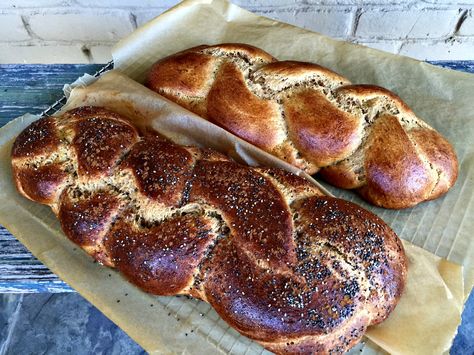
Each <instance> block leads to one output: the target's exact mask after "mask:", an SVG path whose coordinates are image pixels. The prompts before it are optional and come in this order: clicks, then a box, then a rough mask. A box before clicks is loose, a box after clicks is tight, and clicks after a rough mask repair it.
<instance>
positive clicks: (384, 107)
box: [146, 43, 458, 209]
mask: <svg viewBox="0 0 474 355" xmlns="http://www.w3.org/2000/svg"><path fill="white" fill-rule="evenodd" d="M146 85H147V86H148V87H149V88H151V89H152V90H154V91H156V92H158V93H160V94H162V95H164V96H166V97H167V98H169V99H171V100H173V101H174V102H176V103H178V104H180V105H182V106H184V107H185V108H187V109H189V110H191V111H193V112H194V113H196V114H198V115H200V116H202V117H203V118H205V119H208V120H210V121H211V122H214V123H216V124H217V125H219V126H221V127H223V128H225V129H226V130H228V131H229V132H231V133H233V134H235V135H237V136H239V137H240V138H242V139H245V140H247V141H248V142H250V143H252V144H255V145H256V146H258V147H260V148H262V149H264V150H266V151H267V152H269V153H271V154H274V155H276V156H277V157H279V158H281V159H283V160H285V161H287V162H288V163H290V164H293V165H295V166H297V167H298V168H300V169H302V170H304V171H305V172H306V173H308V174H314V173H316V172H318V171H320V172H321V176H322V177H323V178H324V179H325V180H327V181H328V182H329V183H331V184H333V185H335V186H338V187H341V188H345V189H355V190H356V191H358V192H359V193H360V194H361V196H362V197H363V198H365V199H366V200H367V201H369V202H371V203H373V204H375V205H377V206H381V207H386V208H396V209H398V208H407V207H412V206H414V205H416V204H418V203H420V202H423V201H426V200H431V199H434V198H437V197H440V196H442V195H443V194H445V193H446V192H447V191H448V190H449V189H450V188H451V187H452V186H453V185H454V183H455V181H456V178H457V173H458V172H457V170H458V163H457V158H456V154H455V152H454V150H453V148H452V146H451V145H450V144H449V143H448V142H447V141H446V139H444V138H443V137H442V136H441V135H440V134H439V133H437V132H436V131H434V130H433V128H431V127H430V126H429V125H428V124H426V123H425V122H423V121H422V120H421V119H419V118H418V117H417V116H416V115H415V114H414V113H413V111H412V110H411V109H410V108H409V107H408V105H407V104H406V103H405V102H404V101H403V100H402V99H401V98H400V97H398V96H397V95H396V94H394V93H393V92H391V91H389V90H387V89H385V88H382V87H379V86H375V85H363V84H362V85H352V84H351V83H350V82H349V81H348V80H347V79H346V78H344V77H342V76H341V75H339V74H337V73H335V72H333V71H331V70H329V69H327V68H324V67H322V66H319V65H317V64H313V63H305V62H297V61H277V60H276V59H275V58H273V57H272V56H271V55H269V54H268V53H266V52H264V51H262V50H260V49H258V48H255V47H253V46H249V45H246V44H239V43H225V44H220V45H214V46H206V45H202V46H199V47H195V48H191V49H188V50H185V51H183V52H180V53H177V54H175V55H172V56H169V57H167V58H165V59H163V60H161V61H158V62H157V63H156V64H155V65H154V66H153V67H152V69H151V71H150V72H149V75H148V80H147V83H146ZM387 115H389V116H392V117H393V118H394V119H391V120H389V122H388V123H387V122H385V123H382V126H384V127H385V126H386V127H385V128H384V130H385V132H386V133H387V134H392V133H393V134H394V137H393V138H387V139H386V140H384V139H381V138H380V132H379V131H380V125H378V124H377V122H378V121H379V120H385V119H384V117H385V116H387ZM387 125H388V126H387ZM376 126H379V127H378V128H377V127H376ZM401 131H403V132H401ZM373 135H377V137H374V136H373ZM368 142H372V143H371V144H369V143H368ZM374 142H377V143H374ZM388 142H390V144H394V145H395V146H394V147H389V148H388V150H389V151H390V152H384V149H385V146H384V144H388ZM374 144H379V146H374ZM402 146H406V147H407V148H406V149H405V150H406V152H407V154H408V155H407V156H406V157H403V159H402V157H401V155H400V154H399V153H402V149H401V148H400V147H402ZM397 147H398V148H397ZM412 148H413V149H412ZM375 151H377V152H380V154H381V156H380V158H377V157H375V156H374V152H375ZM395 151H397V152H398V153H395ZM389 156H391V157H393V158H395V157H397V158H398V159H402V160H403V161H402V163H400V164H399V163H398V162H396V161H393V162H387V160H386V158H387V157H389ZM410 160H411V163H410V162H409V161H410ZM378 163H380V164H381V165H380V166H377V164H378ZM366 167H369V170H370V171H367V170H366ZM405 168H407V169H411V170H408V171H405V172H402V171H401V169H405ZM390 169H393V171H390ZM402 179H403V180H402ZM397 180H398V181H397ZM404 180H407V181H404ZM418 183H420V184H421V185H420V186H415V185H414V184H418ZM397 196H398V197H397Z"/></svg>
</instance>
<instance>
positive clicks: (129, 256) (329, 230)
mask: <svg viewBox="0 0 474 355" xmlns="http://www.w3.org/2000/svg"><path fill="white" fill-rule="evenodd" d="M12 164H13V176H14V179H15V182H16V185H17V187H18V190H19V191H20V192H21V193H22V194H23V195H24V196H26V197H28V198H29V199H31V200H34V201H37V202H40V203H43V204H46V205H49V206H51V208H52V209H53V211H54V212H55V213H56V215H57V216H58V218H59V220H60V221H61V226H62V228H63V230H64V232H65V234H66V235H67V236H68V237H69V238H70V239H71V240H72V241H73V242H74V243H77V244H78V245H80V246H81V247H82V248H83V249H84V250H85V251H86V252H87V253H89V254H90V255H92V256H93V257H94V258H95V259H96V260H98V261H99V262H101V263H103V264H105V265H108V266H110V267H115V268H117V269H118V270H119V271H121V272H122V273H123V274H124V275H125V277H126V278H127V279H128V280H129V281H130V282H132V283H134V284H135V285H137V286H138V287H140V288H142V289H143V290H145V291H147V292H151V293H153V294H157V295H177V294H187V295H191V296H193V297H196V298H199V299H201V300H203V301H206V302H209V303H210V304H211V305H212V306H213V307H214V308H215V309H216V311H217V312H218V313H219V314H220V316H221V317H222V318H223V319H224V320H226V321H227V322H228V323H229V324H230V325H231V326H232V327H234V328H235V329H237V330H238V331H239V332H240V333H242V334H244V335H246V336H248V337H250V338H252V339H255V340H256V341H258V342H259V343H261V344H262V345H263V346H265V347H266V348H267V349H270V350H272V351H274V352H276V353H342V352H344V351H345V350H347V349H349V348H350V347H351V346H353V345H354V344H355V343H357V342H358V341H359V340H360V338H361V337H362V335H363V334H364V331H365V329H366V328H367V326H369V325H371V324H376V323H379V322H381V321H383V320H384V319H385V318H386V317H387V316H388V314H389V313H390V312H391V311H392V310H393V308H394V307H395V305H396V304H397V302H398V300H399V298H400V295H401V293H402V290H403V287H404V284H405V279H406V267H407V266H406V259H405V254H404V250H403V247H402V245H401V242H400V240H399V239H398V237H397V236H396V235H395V234H394V233H393V232H392V230H391V229H390V228H389V227H388V226H387V225H386V224H385V223H383V221H382V220H380V219H379V218H378V217H376V216H375V215H373V214H371V213H369V212H367V211H365V210H363V209H361V208H360V207H358V206H356V205H354V204H352V203H349V202H345V201H343V200H339V199H335V198H330V197H325V196H323V195H321V194H320V192H319V190H318V189H317V188H316V187H314V186H313V185H312V184H311V183H309V182H307V181H306V180H304V179H302V178H300V177H298V176H296V175H293V174H290V173H287V172H285V171H283V170H278V169H274V168H250V167H246V166H242V165H239V164H237V163H234V162H231V161H230V160H229V159H228V158H226V157H225V156H223V155H221V154H219V153H217V152H214V151H211V150H206V149H199V148H193V147H184V146H179V145H176V144H173V143H171V142H169V141H167V140H165V139H164V138H162V137H160V136H159V135H157V134H155V133H153V132H142V133H140V132H139V131H138V130H137V129H136V128H135V127H134V126H133V125H132V124H131V123H130V122H129V121H127V120H126V119H125V118H124V117H122V116H119V115H118V114H116V113H112V112H110V111H107V110H105V109H102V108H95V107H82V108H78V109H75V110H72V111H68V112H66V113H64V114H63V115H62V116H59V117H48V118H43V119H40V120H39V121H36V122H34V123H33V124H31V125H30V126H29V127H28V128H26V129H25V130H24V131H23V132H22V133H21V134H20V135H19V137H18V138H17V139H16V141H15V143H14V146H13V150H12Z"/></svg>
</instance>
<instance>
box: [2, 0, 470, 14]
mask: <svg viewBox="0 0 474 355" xmlns="http://www.w3.org/2000/svg"><path fill="white" fill-rule="evenodd" d="M360 6H361V5H360V4H334V5H328V4H321V5H319V4H316V3H315V4H306V3H305V4H295V5H262V6H258V5H250V6H245V5H243V6H240V7H243V8H244V9H247V10H249V11H254V12H260V13H262V12H264V13H267V12H272V11H283V12H285V11H287V12H290V11H295V10H311V9H314V10H315V11H328V10H334V11H353V10H356V9H358V8H360ZM460 7H463V8H468V9H472V8H474V4H472V3H471V4H470V3H464V4H463V3H453V4H437V5H436V4H429V3H419V2H414V3H411V4H390V5H388V4H383V5H382V4H381V5H372V4H370V5H369V4H368V5H364V11H372V10H374V11H380V12H392V11H403V10H417V11H425V10H433V11H446V10H458V9H459V8H460ZM170 8H171V7H166V6H151V7H136V6H114V7H109V8H107V7H94V8H91V7H87V6H76V5H75V6H52V7H44V6H41V7H34V6H30V7H22V8H18V7H15V8H12V7H2V6H1V2H0V13H1V14H19V13H21V14H24V13H25V12H33V13H34V14H39V13H40V12H41V13H48V14H69V13H72V14H77V12H74V11H76V10H85V11H86V12H96V13H101V14H109V13H111V11H124V12H127V11H128V12H141V11H143V12H150V11H153V10H157V11H165V10H168V9H170ZM5 10H7V11H8V12H6V11H5Z"/></svg>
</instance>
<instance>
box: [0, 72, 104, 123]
mask: <svg viewBox="0 0 474 355" xmlns="http://www.w3.org/2000/svg"><path fill="white" fill-rule="evenodd" d="M102 66H103V64H87V65H80V64H56V65H39V64H38V65H22V64H2V65H0V78H2V83H1V88H0V127H1V126H3V125H4V124H5V123H7V122H8V121H10V120H12V119H14V118H15V117H18V116H21V115H23V114H25V113H27V112H29V113H31V114H38V113H41V112H42V111H44V110H45V109H46V108H47V107H48V106H49V105H51V104H52V103H53V102H55V101H56V100H58V99H59V98H61V96H62V95H63V92H62V88H63V86H64V84H67V83H72V82H73V81H74V80H76V79H77V78H78V77H80V76H81V75H83V74H84V73H88V74H94V73H95V72H96V71H97V70H99V69H100V68H101V67H102Z"/></svg>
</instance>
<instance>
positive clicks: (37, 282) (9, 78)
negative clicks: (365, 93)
mask: <svg viewBox="0 0 474 355" xmlns="http://www.w3.org/2000/svg"><path fill="white" fill-rule="evenodd" d="M432 64H436V65H439V66H443V67H446V68H451V69H455V70H459V71H465V72H470V73H474V60H470V61H440V62H432ZM102 66H103V65H101V64H94V65H89V64H87V65H79V64H53V65H49V64H48V65H22V64H11V65H0V76H1V77H2V86H1V88H0V127H1V126H3V125H4V124H6V123H7V122H8V121H10V120H12V119H14V118H15V117H18V116H20V115H23V114H25V113H27V112H29V113H33V114H38V113H41V112H42V111H43V110H45V109H46V108H47V107H48V106H49V105H50V104H52V103H53V102H54V101H56V100H58V99H59V98H60V97H61V96H62V88H63V85H64V84H65V83H70V82H73V81H74V80H75V79H77V78H78V77H79V76H81V75H82V74H84V73H89V74H93V73H95V72H96V71H97V70H98V69H100V67H102ZM70 291H73V289H72V288H71V287H69V286H68V285H66V284H65V283H64V282H62V281H61V280H60V279H59V278H58V277H57V276H56V275H54V274H53V273H51V272H50V271H49V269H48V268H47V267H46V266H44V265H43V264H42V263H41V262H39V261H38V260H37V259H36V258H35V257H33V256H32V255H31V254H30V253H29V252H28V250H27V249H26V248H25V247H24V246H23V245H22V244H21V243H20V242H19V241H18V240H16V239H15V237H13V236H12V235H11V234H10V233H9V232H8V231H7V230H6V229H5V228H3V227H2V226H1V225H0V293H5V292H12V293H15V292H16V293H33V292H70Z"/></svg>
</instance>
